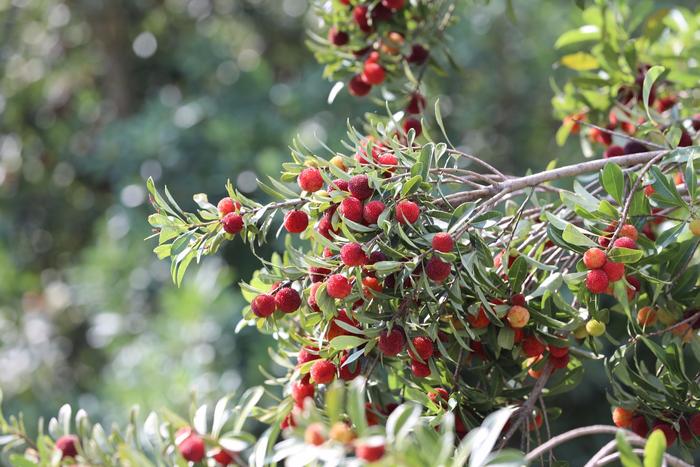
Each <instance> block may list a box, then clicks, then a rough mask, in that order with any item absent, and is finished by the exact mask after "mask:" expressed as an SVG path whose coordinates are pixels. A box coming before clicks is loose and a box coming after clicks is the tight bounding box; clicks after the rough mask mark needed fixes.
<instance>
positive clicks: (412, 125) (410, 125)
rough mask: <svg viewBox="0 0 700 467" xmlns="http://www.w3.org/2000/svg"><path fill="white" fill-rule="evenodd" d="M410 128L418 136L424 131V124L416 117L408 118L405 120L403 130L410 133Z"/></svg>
mask: <svg viewBox="0 0 700 467" xmlns="http://www.w3.org/2000/svg"><path fill="white" fill-rule="evenodd" d="M410 130H413V131H415V133H416V138H417V137H419V136H420V134H421V133H422V132H423V125H421V123H420V121H419V120H417V119H415V118H407V119H406V120H405V121H404V122H403V131H404V133H408V132H409V131H410Z"/></svg>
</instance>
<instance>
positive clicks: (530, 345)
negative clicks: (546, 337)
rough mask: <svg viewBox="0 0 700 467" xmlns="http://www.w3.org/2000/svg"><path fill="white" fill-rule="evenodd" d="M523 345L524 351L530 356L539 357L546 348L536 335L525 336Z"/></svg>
mask: <svg viewBox="0 0 700 467" xmlns="http://www.w3.org/2000/svg"><path fill="white" fill-rule="evenodd" d="M521 346H522V348H523V353H524V354H525V355H527V356H528V357H537V356H539V355H542V353H544V350H545V347H544V344H543V343H542V342H540V341H539V339H537V338H536V337H535V336H527V337H525V338H524V339H523V343H522V344H521Z"/></svg>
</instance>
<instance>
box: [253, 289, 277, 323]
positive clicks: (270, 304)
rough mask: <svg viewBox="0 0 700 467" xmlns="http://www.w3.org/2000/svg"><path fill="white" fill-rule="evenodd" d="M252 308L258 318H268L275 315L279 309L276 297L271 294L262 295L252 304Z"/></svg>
mask: <svg viewBox="0 0 700 467" xmlns="http://www.w3.org/2000/svg"><path fill="white" fill-rule="evenodd" d="M250 308H251V310H253V314H254V315H255V316H257V317H258V318H266V317H268V316H270V315H271V314H272V313H274V312H275V309H276V308H277V304H276V303H275V297H273V296H272V295H270V294H260V295H258V296H257V297H255V298H254V299H253V301H252V302H251V303H250Z"/></svg>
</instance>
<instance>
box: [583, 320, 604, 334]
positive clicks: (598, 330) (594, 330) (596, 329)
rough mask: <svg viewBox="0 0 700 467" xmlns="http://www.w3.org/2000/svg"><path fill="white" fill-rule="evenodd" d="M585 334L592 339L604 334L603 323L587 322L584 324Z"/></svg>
mask: <svg viewBox="0 0 700 467" xmlns="http://www.w3.org/2000/svg"><path fill="white" fill-rule="evenodd" d="M586 332H588V334H590V335H591V336H593V337H600V336H602V335H603V334H605V323H603V322H602V321H598V320H597V319H592V320H589V321H588V322H587V323H586Z"/></svg>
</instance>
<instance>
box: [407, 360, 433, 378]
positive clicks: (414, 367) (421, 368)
mask: <svg viewBox="0 0 700 467" xmlns="http://www.w3.org/2000/svg"><path fill="white" fill-rule="evenodd" d="M411 372H412V373H413V376H415V377H416V378H427V377H428V376H430V367H429V366H428V365H426V364H425V363H421V362H419V361H417V360H411Z"/></svg>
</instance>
